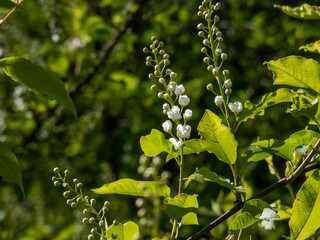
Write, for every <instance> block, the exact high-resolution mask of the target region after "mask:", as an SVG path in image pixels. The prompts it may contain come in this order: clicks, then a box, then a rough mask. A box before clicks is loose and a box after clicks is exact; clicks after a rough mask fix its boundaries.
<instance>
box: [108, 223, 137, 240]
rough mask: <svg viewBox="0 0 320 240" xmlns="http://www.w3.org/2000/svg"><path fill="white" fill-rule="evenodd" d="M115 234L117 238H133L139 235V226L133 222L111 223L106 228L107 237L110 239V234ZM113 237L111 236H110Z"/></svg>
mask: <svg viewBox="0 0 320 240" xmlns="http://www.w3.org/2000/svg"><path fill="white" fill-rule="evenodd" d="M113 233H114V234H117V236H118V237H117V240H135V239H136V238H137V236H138V235H139V227H138V225H137V224H135V223H134V222H131V221H129V222H127V223H125V224H122V223H120V224H118V225H112V226H110V227H109V228H108V230H107V238H108V239H111V236H112V234H113ZM112 239H113V238H112Z"/></svg>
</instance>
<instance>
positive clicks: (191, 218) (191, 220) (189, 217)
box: [181, 212, 199, 225]
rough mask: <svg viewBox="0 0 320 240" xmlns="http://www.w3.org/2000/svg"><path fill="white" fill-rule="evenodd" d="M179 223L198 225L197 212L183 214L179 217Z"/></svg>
mask: <svg viewBox="0 0 320 240" xmlns="http://www.w3.org/2000/svg"><path fill="white" fill-rule="evenodd" d="M181 225H199V222H198V217H197V214H195V213H194V212H190V213H187V214H186V215H184V216H183V217H182V219H181Z"/></svg>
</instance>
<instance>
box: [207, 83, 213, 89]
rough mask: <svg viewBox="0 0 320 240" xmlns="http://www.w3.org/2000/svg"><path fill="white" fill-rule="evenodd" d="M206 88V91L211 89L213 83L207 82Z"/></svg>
mask: <svg viewBox="0 0 320 240" xmlns="http://www.w3.org/2000/svg"><path fill="white" fill-rule="evenodd" d="M207 90H208V91H213V84H212V83H209V84H208V85H207Z"/></svg>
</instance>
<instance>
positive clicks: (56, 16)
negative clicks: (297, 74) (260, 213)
mask: <svg viewBox="0 0 320 240" xmlns="http://www.w3.org/2000/svg"><path fill="white" fill-rule="evenodd" d="M304 2H305V1H288V0H287V1H285V0H281V1H260V0H226V1H222V2H221V4H222V7H221V10H220V11H219V13H218V15H219V16H220V23H219V24H218V27H219V28H220V30H221V31H222V33H223V34H224V43H223V45H222V49H223V51H224V52H226V53H227V54H228V56H229V58H228V60H227V62H226V63H225V65H224V67H225V68H227V69H229V70H230V71H231V79H232V81H233V94H232V95H231V100H232V101H235V100H240V101H242V102H244V101H245V100H247V99H250V100H252V101H254V100H257V99H258V98H259V97H260V96H262V95H263V94H265V93H267V92H269V91H272V90H274V89H275V88H274V87H273V86H272V74H271V72H269V71H267V68H266V66H264V65H263V62H264V61H269V60H272V59H278V58H281V57H285V56H287V55H292V54H295V55H303V56H305V57H313V58H315V59H316V60H319V55H315V54H312V53H303V52H302V51H299V50H298V48H299V47H300V46H301V45H304V44H306V43H308V42H313V41H315V40H318V39H320V31H319V29H320V22H319V21H302V20H297V19H293V18H290V17H289V16H287V15H285V14H283V13H281V12H280V11H279V10H278V9H275V8H273V5H274V4H285V5H291V6H298V5H300V4H302V3H304ZM308 3H309V4H311V5H312V4H315V5H320V1H319V0H316V1H308ZM199 4H201V1H194V0H162V1H156V0H149V1H146V0H138V1H127V0H117V1H112V0H90V1H89V0H60V1H57V0H46V1H44V0H25V1H24V2H23V3H22V4H21V7H19V9H17V11H15V12H14V13H13V14H12V15H11V16H10V17H9V18H8V20H7V21H6V22H4V24H2V25H1V27H0V57H1V58H4V57H9V56H23V57H25V58H28V59H30V60H32V61H33V62H35V63H38V64H40V65H41V66H43V67H45V68H47V69H49V70H50V71H52V72H53V73H55V74H56V75H57V76H59V77H60V78H61V80H63V81H64V83H65V85H66V87H67V88H68V89H69V91H70V94H71V97H72V99H73V101H74V103H75V106H76V108H77V111H78V116H79V119H78V120H75V119H74V118H73V116H72V114H71V113H70V112H69V111H68V110H66V109H64V108H63V107H61V106H57V105H56V102H54V101H48V99H47V98H46V97H43V96H38V95H35V94H34V93H33V92H31V91H29V90H27V89H26V88H25V87H24V86H22V85H21V84H18V83H16V82H13V81H12V80H10V79H9V78H8V77H6V75H5V74H4V73H3V72H1V73H0V140H1V141H3V142H5V143H6V144H7V145H8V146H9V147H10V148H11V149H12V150H13V151H14V153H15V154H16V156H17V158H18V159H19V162H20V164H21V166H22V172H23V182H24V186H25V191H26V198H25V199H23V198H22V195H21V193H20V192H19V189H18V187H17V186H15V185H14V184H12V183H8V182H6V181H5V180H4V179H1V181H0V239H6V240H11V239H18V240H32V239H55V240H64V239H87V235H88V234H89V228H87V227H86V226H84V225H83V224H82V223H81V219H82V218H83V215H82V211H81V209H80V208H78V209H71V208H70V207H69V206H68V205H67V204H66V203H65V199H64V198H63V196H62V189H59V188H57V189H56V188H54V187H53V185H52V181H51V177H52V169H53V167H55V166H59V167H60V168H61V169H63V170H64V169H69V170H70V171H71V178H72V177H77V178H78V179H80V181H82V182H83V183H84V185H85V189H86V191H87V193H88V194H91V193H89V192H90V189H91V188H96V187H99V186H101V185H103V184H104V183H107V182H110V181H114V180H116V179H119V178H124V177H131V178H134V179H141V176H139V175H138V173H137V168H138V167H139V157H140V155H141V154H142V151H141V149H140V146H139V138H140V136H143V135H146V134H148V133H149V132H150V131H151V129H152V128H155V129H158V130H161V124H162V122H163V121H165V120H166V117H165V116H164V115H163V114H162V110H161V109H162V108H161V106H162V104H163V101H161V100H159V99H158V98H157V96H156V93H155V92H152V91H151V90H150V86H151V84H152V83H154V82H153V81H152V80H148V74H149V72H150V71H151V69H149V68H147V67H146V66H145V58H146V54H144V53H142V49H143V47H145V46H149V45H150V43H151V41H150V37H151V36H153V35H155V36H157V37H158V39H159V40H162V41H164V42H165V49H166V51H167V52H168V53H169V54H170V56H171V58H170V61H171V65H170V66H169V67H170V68H171V69H173V70H174V71H175V72H176V73H177V74H178V77H177V82H180V83H183V84H184V85H185V87H186V94H187V95H188V96H189V97H190V98H191V103H190V105H189V108H191V109H192V110H193V112H194V116H193V118H192V120H191V121H190V125H191V126H192V128H193V131H192V136H193V137H197V131H196V127H197V124H198V122H199V121H200V119H201V116H202V114H203V113H204V110H205V109H211V110H212V111H215V112H216V113H218V109H217V108H216V107H215V105H214V96H213V95H212V94H210V93H209V92H208V91H207V90H206V85H207V84H208V83H210V82H212V81H213V79H212V76H211V74H210V73H209V72H207V71H206V70H205V69H206V66H205V64H204V63H203V62H202V58H203V55H202V54H201V53H200V49H201V42H202V39H200V38H198V36H197V29H196V26H197V24H198V23H199V22H200V19H199V17H198V16H197V9H198V5H199ZM5 15H6V12H5V11H1V12H0V18H2V17H4V16H5ZM123 26H125V28H123ZM110 50H111V51H110ZM286 107H287V105H281V106H277V107H274V108H273V109H270V110H268V111H267V113H266V116H265V117H264V118H259V117H258V118H257V119H255V120H254V121H252V120H250V121H248V122H247V124H245V125H243V126H242V127H241V128H240V129H239V131H238V133H237V138H238V141H239V146H240V147H239V151H240V153H241V152H243V151H245V150H246V149H247V148H248V146H249V145H250V143H251V142H253V141H255V140H256V138H257V136H259V137H260V139H267V138H277V139H280V140H284V139H286V138H287V137H288V136H289V135H290V134H292V133H293V132H295V131H297V130H300V129H303V128H304V127H305V125H306V123H307V121H306V119H303V118H301V119H297V118H292V116H290V115H288V114H286V113H285V109H286ZM163 159H165V156H163ZM274 161H275V164H276V166H278V167H279V168H280V169H282V170H283V169H284V167H285V162H284V161H281V159H277V158H275V159H274ZM186 162H187V163H186V164H187V166H186V168H185V176H188V174H191V173H193V172H194V170H195V168H196V167H201V166H207V167H208V168H209V169H210V170H212V171H216V172H217V173H219V174H222V175H225V176H227V177H231V173H230V171H229V169H228V168H227V166H225V165H224V164H222V163H220V162H218V161H217V159H216V158H215V157H214V156H212V155H208V154H205V153H203V154H200V155H199V156H189V157H187V160H186ZM165 170H169V171H170V172H171V173H172V176H174V177H172V178H171V179H170V186H171V187H172V189H173V190H172V191H173V192H175V191H176V189H177V185H178V181H177V179H176V178H175V176H177V175H178V169H177V167H176V166H175V164H174V163H173V162H169V163H167V164H165V163H164V164H163V166H162V167H161V171H165ZM243 179H244V180H245V186H246V188H247V190H248V193H247V194H248V195H249V196H250V195H251V193H252V192H257V191H258V190H261V189H262V188H264V187H266V186H268V185H269V184H271V183H273V182H274V181H276V179H275V177H273V176H271V175H269V174H268V167H267V165H266V163H259V164H252V165H249V167H248V168H247V169H246V171H245V172H244V178H243ZM297 186H299V181H297ZM294 189H296V186H294ZM220 190H221V189H220V188H219V186H218V185H215V184H213V183H212V184H202V185H201V184H196V183H192V184H190V187H189V188H188V189H187V192H190V193H197V194H199V203H200V205H201V206H202V208H201V209H200V213H199V222H200V224H201V226H202V227H203V226H204V225H206V224H208V223H209V222H210V221H212V220H213V219H214V217H215V216H217V215H219V214H221V213H222V212H224V211H225V210H227V209H228V208H230V207H231V206H232V204H233V201H234V199H233V197H232V196H230V195H229V193H228V191H227V190H225V189H222V191H220ZM91 195H92V196H93V194H91ZM279 196H282V197H283V199H284V200H283V201H284V203H286V204H288V205H290V204H291V203H292V200H291V199H290V195H289V194H288V192H287V191H286V190H285V189H281V190H278V191H276V192H274V193H273V194H271V195H269V196H267V197H266V198H265V200H266V201H268V202H269V203H271V202H274V201H275V200H277V199H278V198H279ZM95 197H96V198H97V200H98V202H103V201H105V200H109V201H110V202H111V209H110V212H109V214H108V219H110V221H112V220H113V219H118V220H120V221H121V222H125V221H127V220H135V221H139V218H138V217H137V214H136V213H137V210H136V209H135V208H134V207H132V206H134V204H135V198H131V197H119V196H95ZM162 220H163V223H162V224H161V226H163V231H164V232H168V231H170V223H169V222H168V220H167V219H166V216H165V215H164V216H163V218H162ZM286 224H287V222H282V223H281V222H279V223H276V230H270V231H266V230H262V229H261V228H259V227H258V226H254V227H251V228H249V229H248V230H246V231H244V236H243V239H249V235H250V234H251V235H252V237H253V238H252V239H281V236H282V235H287V236H288V234H289V233H288V229H287V226H286ZM201 226H191V227H184V228H182V229H181V232H180V239H186V238H187V236H190V235H191V234H192V233H196V232H197V231H198V230H200V229H201ZM142 231H143V232H145V233H146V234H148V229H146V228H145V229H144V228H143V227H142ZM216 235H217V236H218V237H223V236H226V235H227V228H226V225H221V226H220V227H218V228H217V230H216Z"/></svg>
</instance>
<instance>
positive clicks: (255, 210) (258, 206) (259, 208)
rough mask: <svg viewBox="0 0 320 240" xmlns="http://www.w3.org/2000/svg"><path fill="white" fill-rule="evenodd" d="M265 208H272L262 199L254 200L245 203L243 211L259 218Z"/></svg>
mask: <svg viewBox="0 0 320 240" xmlns="http://www.w3.org/2000/svg"><path fill="white" fill-rule="evenodd" d="M265 208H271V206H270V205H269V204H268V203H266V202H265V201H262V200H261V199H252V200H249V201H247V202H245V204H244V205H243V209H242V211H243V212H249V213H250V214H251V215H252V216H254V217H257V218H259V217H260V215H261V213H262V212H263V210H264V209H265Z"/></svg>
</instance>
